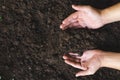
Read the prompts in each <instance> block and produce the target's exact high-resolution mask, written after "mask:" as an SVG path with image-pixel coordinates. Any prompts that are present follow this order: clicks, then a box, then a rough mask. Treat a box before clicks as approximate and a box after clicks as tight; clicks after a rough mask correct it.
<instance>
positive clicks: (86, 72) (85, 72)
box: [75, 70, 93, 77]
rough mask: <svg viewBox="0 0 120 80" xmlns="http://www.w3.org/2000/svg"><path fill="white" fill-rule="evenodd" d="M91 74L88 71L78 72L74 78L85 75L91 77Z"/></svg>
mask: <svg viewBox="0 0 120 80" xmlns="http://www.w3.org/2000/svg"><path fill="white" fill-rule="evenodd" d="M92 74H93V73H92V72H90V71H89V70H85V71H80V72H78V73H76V75H75V76H76V77H78V76H86V75H92Z"/></svg>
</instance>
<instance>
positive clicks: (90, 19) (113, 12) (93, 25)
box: [60, 3, 120, 30]
mask: <svg viewBox="0 0 120 80" xmlns="http://www.w3.org/2000/svg"><path fill="white" fill-rule="evenodd" d="M72 8H73V9H75V10H76V12H74V13H72V14H71V15H70V16H68V17H67V18H66V19H64V20H63V21H62V24H61V25H60V28H61V29H62V30H65V29H67V28H85V27H87V28H90V29H98V28H100V27H102V26H103V25H105V24H108V23H111V22H116V21H120V3H118V4H116V5H113V6H112V7H109V8H106V9H103V10H100V9H96V8H93V7H91V6H81V5H79V6H76V5H72Z"/></svg>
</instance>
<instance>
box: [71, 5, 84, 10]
mask: <svg viewBox="0 0 120 80" xmlns="http://www.w3.org/2000/svg"><path fill="white" fill-rule="evenodd" d="M72 8H73V9H74V10H77V11H79V10H84V6H80V5H72Z"/></svg>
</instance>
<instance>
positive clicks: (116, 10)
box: [101, 3, 120, 24]
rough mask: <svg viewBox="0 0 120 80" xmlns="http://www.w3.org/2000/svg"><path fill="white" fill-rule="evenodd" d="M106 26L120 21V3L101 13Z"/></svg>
mask: <svg viewBox="0 0 120 80" xmlns="http://www.w3.org/2000/svg"><path fill="white" fill-rule="evenodd" d="M101 15H102V19H103V23H104V24H108V23H112V22H116V21H120V3H118V4H116V5H113V6H112V7H109V8H106V9H103V10H102V11H101Z"/></svg>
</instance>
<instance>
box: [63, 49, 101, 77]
mask: <svg viewBox="0 0 120 80" xmlns="http://www.w3.org/2000/svg"><path fill="white" fill-rule="evenodd" d="M101 53H102V51H100V50H88V51H86V52H84V53H83V55H82V56H79V54H76V53H69V54H68V55H64V56H63V59H64V60H65V63H67V64H69V65H71V66H73V67H75V68H78V69H82V70H83V71H79V72H78V73H77V74H76V77H78V76H86V75H92V74H94V73H95V72H96V71H97V70H98V69H99V68H100V67H102V63H101V60H102V58H101Z"/></svg>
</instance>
